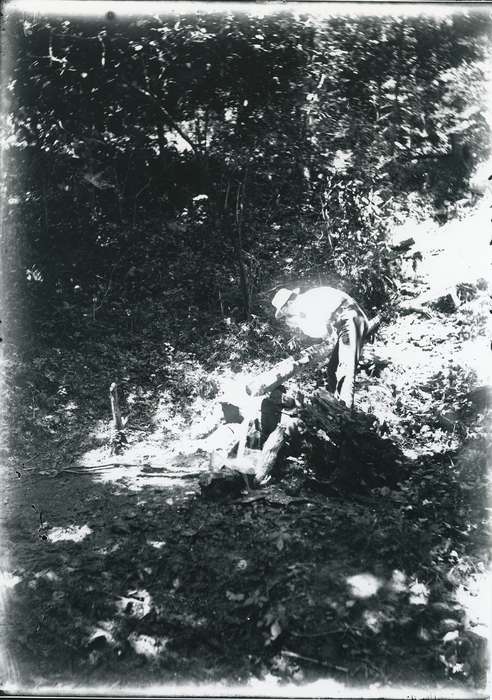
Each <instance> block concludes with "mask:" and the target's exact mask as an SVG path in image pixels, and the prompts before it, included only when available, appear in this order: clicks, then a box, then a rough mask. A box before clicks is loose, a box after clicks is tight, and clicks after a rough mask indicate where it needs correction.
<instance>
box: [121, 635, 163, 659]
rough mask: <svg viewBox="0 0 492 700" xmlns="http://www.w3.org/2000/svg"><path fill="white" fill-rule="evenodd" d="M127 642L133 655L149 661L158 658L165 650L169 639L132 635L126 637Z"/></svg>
mask: <svg viewBox="0 0 492 700" xmlns="http://www.w3.org/2000/svg"><path fill="white" fill-rule="evenodd" d="M128 641H129V642H130V644H131V646H132V647H133V649H134V651H135V653H137V654H141V655H142V656H146V657H147V658H149V659H150V658H154V657H156V656H158V655H159V653H160V652H161V651H162V650H163V649H165V648H166V645H167V644H168V642H169V639H167V638H166V637H150V636H149V635H148V634H135V633H132V634H130V636H129V637H128Z"/></svg>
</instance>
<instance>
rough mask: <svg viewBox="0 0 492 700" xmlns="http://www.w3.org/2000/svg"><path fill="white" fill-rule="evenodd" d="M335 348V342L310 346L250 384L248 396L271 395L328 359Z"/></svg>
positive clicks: (263, 373) (247, 389)
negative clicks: (284, 384) (317, 363)
mask: <svg viewBox="0 0 492 700" xmlns="http://www.w3.org/2000/svg"><path fill="white" fill-rule="evenodd" d="M333 347H334V346H333V341H322V342H321V343H316V345H310V346H309V347H308V348H306V349H305V350H302V351H301V352H300V353H298V354H297V355H291V356H290V357H287V358H286V359H285V360H282V361H281V362H278V363H277V364H276V365H274V366H273V367H272V368H271V369H269V370H266V371H265V372H261V373H260V374H259V375H258V376H256V377H255V378H254V379H252V380H251V381H250V382H248V384H247V385H246V387H245V390H246V394H247V395H248V396H260V395H265V394H269V393H270V392H271V391H273V390H274V389H276V388H277V387H279V386H280V385H281V384H283V383H284V382H285V381H286V380H287V379H290V377H292V376H293V375H294V374H295V373H296V372H298V371H299V370H301V369H303V368H305V367H306V366H307V365H310V364H313V363H314V362H320V361H321V360H323V359H326V358H327V357H328V354H329V353H330V352H331V351H332V350H333Z"/></svg>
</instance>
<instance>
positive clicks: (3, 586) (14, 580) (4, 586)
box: [0, 571, 21, 595]
mask: <svg viewBox="0 0 492 700" xmlns="http://www.w3.org/2000/svg"><path fill="white" fill-rule="evenodd" d="M20 580H21V579H20V576H16V575H15V574H13V573H11V572H10V571H0V595H1V594H2V593H3V591H7V590H9V589H10V588H13V587H14V586H15V585H16V584H18V583H19V581H20Z"/></svg>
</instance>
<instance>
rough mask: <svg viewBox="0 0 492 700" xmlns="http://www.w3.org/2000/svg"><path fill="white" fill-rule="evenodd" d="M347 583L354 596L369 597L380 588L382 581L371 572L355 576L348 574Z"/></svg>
mask: <svg viewBox="0 0 492 700" xmlns="http://www.w3.org/2000/svg"><path fill="white" fill-rule="evenodd" d="M347 583H348V584H349V586H350V588H351V591H350V592H351V594H352V595H353V597H354V598H370V597H371V596H373V595H376V593H377V592H378V590H379V589H380V588H381V586H382V585H383V584H382V581H380V579H378V578H376V576H374V575H373V574H368V573H365V574H356V575H355V576H349V577H348V579H347Z"/></svg>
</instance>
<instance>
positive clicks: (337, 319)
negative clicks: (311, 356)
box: [272, 287, 370, 408]
mask: <svg viewBox="0 0 492 700" xmlns="http://www.w3.org/2000/svg"><path fill="white" fill-rule="evenodd" d="M272 304H273V306H274V307H275V318H283V319H285V322H286V323H287V325H288V326H289V327H290V328H293V329H299V330H301V331H302V332H303V333H304V334H305V335H307V336H309V337H310V338H319V339H320V340H329V339H330V337H332V338H333V342H334V344H335V347H334V349H333V352H332V354H331V356H330V360H329V362H328V367H327V369H328V389H329V390H330V391H331V392H332V393H333V394H334V395H335V397H336V398H337V399H339V400H340V401H343V402H344V403H345V404H346V406H348V407H349V408H352V406H353V403H354V380H355V372H356V369H357V363H358V361H359V357H360V353H361V350H362V346H363V344H364V342H365V340H366V339H367V335H368V332H369V330H370V324H369V321H368V319H367V316H366V315H365V313H364V312H363V311H362V309H361V308H360V306H359V305H358V304H357V302H356V301H354V299H352V297H350V296H349V295H348V294H346V293H345V292H342V291H340V290H339V289H335V288H334V287H315V288H314V289H310V290H309V291H307V292H304V293H303V294H299V289H285V288H283V289H280V290H279V291H278V292H277V293H276V294H275V296H274V297H273V299H272Z"/></svg>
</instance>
